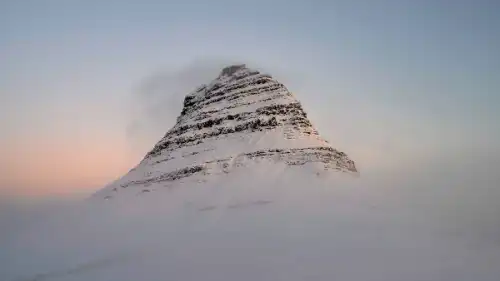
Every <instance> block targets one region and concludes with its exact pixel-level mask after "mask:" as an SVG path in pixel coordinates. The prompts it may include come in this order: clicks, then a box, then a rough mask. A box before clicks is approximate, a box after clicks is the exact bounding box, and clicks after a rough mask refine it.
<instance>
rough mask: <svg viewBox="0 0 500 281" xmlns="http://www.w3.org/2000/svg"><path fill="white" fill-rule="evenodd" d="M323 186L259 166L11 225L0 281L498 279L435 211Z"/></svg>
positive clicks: (332, 183) (470, 234)
mask: <svg viewBox="0 0 500 281" xmlns="http://www.w3.org/2000/svg"><path fill="white" fill-rule="evenodd" d="M329 177H331V178H329V179H325V178H321V177H309V176H305V174H304V171H303V167H300V168H296V169H294V168H290V167H286V166H285V165H283V166H280V165H275V164H273V165H269V166H265V165H263V166H261V168H259V169H253V170H251V172H249V170H242V171H241V172H238V171H236V172H234V173H230V174H227V175H224V176H221V177H217V178H216V179H214V180H213V181H209V182H206V183H203V184H198V185H197V184H192V183H190V184H189V185H187V184H186V185H182V184H181V185H179V186H178V187H176V188H175V189H165V190H157V192H154V193H145V194H140V195H136V196H130V197H129V198H123V200H116V201H114V200H108V201H92V200H90V201H86V202H82V203H80V204H78V205H76V204H75V205H73V206H64V207H57V208H56V207H51V208H49V210H45V211H43V212H38V213H37V214H36V216H35V215H34V214H32V213H30V214H29V215H24V216H20V215H17V217H16V219H15V220H14V219H11V220H9V219H7V220H5V221H3V222H2V224H3V225H2V233H1V238H0V249H1V254H0V258H1V259H2V260H1V262H0V280H6V281H10V280H37V281H40V280H72V281H73V280H74V281H83V280H86V281H88V280H107V281H113V280H119V281H127V280H206V281H208V280H238V281H246V280H249V281H250V280H251V281H254V280H273V281H275V280H287V281H292V280H329V281H330V280H348V281H364V280H370V281H373V280H383V281H390V280H394V281H400V280H405V281H411V280H415V281H422V280H450V281H451V280H453V281H457V280H467V281H469V280H476V281H486V280H491V281H497V280H499V277H500V268H499V267H498V264H500V263H499V262H500V246H499V244H498V243H497V242H498V240H496V241H495V240H489V239H490V237H489V236H484V235H483V236H481V235H482V232H480V231H478V229H472V228H471V229H469V228H467V227H466V226H464V225H461V224H452V223H451V222H450V220H444V219H443V218H445V217H446V215H444V216H443V215H439V212H438V211H436V209H435V208H436V206H437V204H436V202H434V203H432V201H422V202H415V201H414V200H413V199H408V198H404V197H403V196H400V195H398V194H397V192H395V193H394V194H391V193H390V192H393V191H395V190H397V189H394V190H391V189H389V188H386V189H383V188H382V189H380V188H379V189H375V188H373V187H370V186H368V185H369V184H368V182H367V181H366V180H365V181H363V180H362V179H353V178H352V176H350V175H348V174H343V173H333V174H332V175H330V176H329ZM398 188H399V187H398ZM401 188H402V187H401ZM415 203H418V204H415ZM421 203H423V204H421Z"/></svg>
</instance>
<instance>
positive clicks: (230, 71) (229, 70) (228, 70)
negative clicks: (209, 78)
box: [219, 64, 249, 77]
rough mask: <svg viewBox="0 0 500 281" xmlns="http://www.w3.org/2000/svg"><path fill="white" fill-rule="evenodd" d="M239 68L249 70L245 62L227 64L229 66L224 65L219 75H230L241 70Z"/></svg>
mask: <svg viewBox="0 0 500 281" xmlns="http://www.w3.org/2000/svg"><path fill="white" fill-rule="evenodd" d="M241 70H249V69H248V68H247V67H246V64H233V65H229V66H226V67H224V68H223V69H222V71H221V73H220V75H219V77H220V76H231V75H233V74H234V73H236V72H237V71H241Z"/></svg>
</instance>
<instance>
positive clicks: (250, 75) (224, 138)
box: [96, 65, 357, 199]
mask: <svg viewBox="0 0 500 281" xmlns="http://www.w3.org/2000/svg"><path fill="white" fill-rule="evenodd" d="M263 162H265V163H268V164H269V163H274V164H277V165H283V166H284V168H286V167H290V166H301V165H306V166H311V167H313V168H314V169H315V170H316V174H319V173H320V172H321V173H322V172H328V171H331V170H336V171H342V172H351V173H357V170H356V167H355V164H354V162H353V161H352V160H350V159H349V158H348V157H347V155H346V154H345V153H343V152H339V151H337V150H336V149H334V148H332V147H331V146H330V145H329V144H328V142H327V141H325V140H324V139H322V138H321V137H320V136H319V134H318V132H317V131H316V130H315V129H314V127H313V125H312V124H311V122H310V121H309V120H308V118H307V114H306V112H305V111H304V110H303V108H302V106H301V104H300V102H299V101H297V100H296V99H295V97H294V96H293V95H292V93H290V92H289V91H288V90H287V88H286V87H285V86H284V85H283V84H281V83H279V82H278V81H276V80H274V79H273V78H272V77H271V76H270V75H268V74H264V73H260V72H258V71H255V70H252V69H249V68H247V67H246V66H245V65H232V66H229V67H226V68H224V69H223V70H222V71H221V73H220V75H219V77H217V78H216V79H215V80H213V81H212V82H211V83H210V84H207V85H201V86H200V87H199V88H198V89H196V90H195V91H194V92H192V93H190V94H188V95H187V96H186V98H185V100H184V105H183V109H182V112H181V114H180V116H179V117H178V118H177V123H176V124H175V126H174V127H173V128H172V129H171V130H170V131H168V132H167V133H166V135H165V136H164V137H163V138H162V139H161V140H160V141H159V142H158V143H157V144H156V145H155V146H154V147H153V149H152V150H151V151H149V152H148V153H147V154H146V156H145V157H144V159H143V160H142V161H141V163H140V164H139V165H138V166H136V167H135V168H134V169H132V170H131V171H130V172H129V173H128V174H126V175H125V176H123V177H122V178H120V179H119V180H117V181H116V182H114V183H112V184H110V185H109V186H107V187H106V188H104V189H103V190H101V191H100V192H98V193H97V194H96V196H98V197H102V198H106V199H111V198H113V197H117V196H120V193H124V192H132V193H144V192H151V191H154V190H156V189H157V188H164V187H172V186H174V185H176V184H178V183H184V182H186V181H188V182H203V181H206V180H210V176H211V175H219V174H220V175H223V174H225V173H230V172H231V170H233V169H245V168H247V169H250V168H251V166H254V165H255V164H257V163H263ZM126 190H127V191H126ZM128 190H133V191H128Z"/></svg>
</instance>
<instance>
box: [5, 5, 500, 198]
mask: <svg viewBox="0 0 500 281" xmlns="http://www.w3.org/2000/svg"><path fill="white" fill-rule="evenodd" d="M499 13H500V5H499V3H498V1H488V0H480V1H472V0H470V1H464V0H453V1H452V0H449V1H445V0H440V1H427V0H422V1H409V0H408V1H406V0H399V1H396V0H394V1H385V0H380V1H368V0H366V1H314V0H304V1H293V0H287V1H284V0H274V1H272V0H267V1H263V0H262V1H261V0H254V1H236V0H233V1H217V0H214V1H201V0H200V1H193V0H184V1H147V0H144V1H130V0H120V1H114V0H108V1H95V0H85V1H76V0H73V1H65V0H43V1H35V0H23V1H13V0H12V1H6V0H0V155H1V157H0V197H1V198H46V197H53V196H81V195H87V194H90V193H92V192H94V191H95V190H97V189H99V188H100V187H102V186H104V185H105V184H107V183H108V182H110V181H112V180H114V179H116V178H117V177H119V176H121V175H122V174H124V173H126V172H127V171H128V170H129V169H130V168H132V167H133V166H134V165H136V164H137V163H138V162H139V161H140V160H141V158H142V157H143V156H144V155H145V153H146V152H147V151H148V150H149V149H151V148H152V147H153V145H154V144H155V142H156V141H157V140H159V138H160V137H161V136H162V135H164V134H165V132H166V131H167V130H168V129H169V128H170V127H171V126H172V125H173V124H174V122H175V117H176V116H177V115H178V114H179V113H180V111H181V101H182V97H183V96H184V95H185V94H187V93H188V92H189V91H191V90H192V89H195V88H196V87H197V86H198V85H199V84H201V83H206V82H209V81H210V80H211V79H212V78H215V76H216V75H217V73H218V71H220V68H221V67H222V66H223V65H225V64H228V63H233V62H239V63H246V64H247V65H248V66H250V67H255V68H258V69H262V70H264V71H267V72H269V73H271V74H272V75H273V76H274V77H275V78H277V79H278V80H279V81H281V82H283V83H284V84H285V85H286V86H287V88H289V90H291V91H292V92H293V93H294V94H295V95H296V96H297V97H298V98H299V99H300V101H301V102H302V103H303V106H304V108H305V109H306V111H307V112H308V115H309V116H310V118H311V120H312V122H313V124H315V126H316V127H317V128H318V130H319V132H320V134H322V135H323V136H324V138H326V139H328V140H329V141H330V142H331V143H332V144H333V146H334V147H336V148H337V149H339V150H341V151H344V152H346V153H347V154H348V155H349V156H350V157H351V158H352V159H353V160H354V161H355V162H356V164H357V166H358V168H359V170H360V172H361V175H381V176H385V177H399V178H401V179H404V178H405V177H410V176H411V177H412V178H418V179H420V180H421V181H422V182H427V183H429V182H431V183H436V182H440V181H443V180H444V179H447V180H448V181H449V178H450V177H451V175H453V182H455V183H460V182H461V183H463V182H469V181H471V179H481V180H482V181H483V182H485V183H486V184H489V185H490V186H491V185H492V184H496V183H497V182H498V180H500V178H499V176H498V175H497V171H498V168H500V122H498V120H500V111H498V109H497V107H498V105H499V104H500V53H499V52H498V50H500V17H498V14H499ZM429 178H431V179H432V180H430V179H429ZM486 195H487V194H486ZM486 195H485V196H486Z"/></svg>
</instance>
